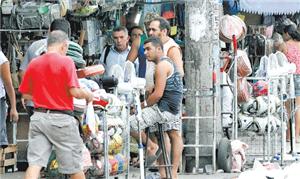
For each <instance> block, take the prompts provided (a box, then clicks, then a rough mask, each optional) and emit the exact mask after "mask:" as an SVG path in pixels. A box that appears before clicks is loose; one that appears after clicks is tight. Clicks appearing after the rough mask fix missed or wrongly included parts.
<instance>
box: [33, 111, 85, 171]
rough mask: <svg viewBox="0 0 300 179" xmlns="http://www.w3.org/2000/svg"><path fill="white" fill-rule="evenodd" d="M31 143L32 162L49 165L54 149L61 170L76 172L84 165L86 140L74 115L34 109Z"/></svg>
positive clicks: (42, 165)
mask: <svg viewBox="0 0 300 179" xmlns="http://www.w3.org/2000/svg"><path fill="white" fill-rule="evenodd" d="M28 144H29V145H28V152H27V159H28V163H29V165H37V166H41V167H46V166H47V163H48V159H49V157H50V154H51V151H52V150H53V149H54V150H55V152H56V159H57V161H58V164H59V168H58V170H59V172H60V173H63V174H75V173H78V172H80V171H82V169H83V166H82V148H83V142H82V139H81V137H80V135H79V129H78V121H77V120H76V119H75V118H74V117H73V116H70V115H67V114H56V113H55V114H54V113H42V112H34V114H33V115H32V116H31V118H30V127H29V143H28Z"/></svg>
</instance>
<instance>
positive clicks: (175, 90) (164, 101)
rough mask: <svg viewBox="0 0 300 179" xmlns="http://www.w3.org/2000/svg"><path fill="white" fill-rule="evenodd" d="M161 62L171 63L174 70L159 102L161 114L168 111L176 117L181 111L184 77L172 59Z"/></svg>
mask: <svg viewBox="0 0 300 179" xmlns="http://www.w3.org/2000/svg"><path fill="white" fill-rule="evenodd" d="M161 60H166V61H168V62H169V63H171V64H172V66H173V69H174V70H173V74H172V75H171V76H170V77H169V78H168V79H167V82H166V87H165V90H164V93H163V96H162V98H161V99H160V100H159V102H158V108H159V109H160V111H161V112H164V111H168V112H170V113H172V114H175V115H176V114H178V113H179V111H180V106H181V103H182V98H183V82H182V77H181V76H180V73H179V72H178V70H177V68H176V66H175V65H174V62H173V61H172V60H171V59H169V58H167V57H163V58H162V59H161Z"/></svg>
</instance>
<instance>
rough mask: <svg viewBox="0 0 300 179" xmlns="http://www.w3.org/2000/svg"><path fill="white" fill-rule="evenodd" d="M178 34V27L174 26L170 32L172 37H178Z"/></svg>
mask: <svg viewBox="0 0 300 179" xmlns="http://www.w3.org/2000/svg"><path fill="white" fill-rule="evenodd" d="M176 34H177V26H172V27H171V31H170V35H171V36H173V35H176Z"/></svg>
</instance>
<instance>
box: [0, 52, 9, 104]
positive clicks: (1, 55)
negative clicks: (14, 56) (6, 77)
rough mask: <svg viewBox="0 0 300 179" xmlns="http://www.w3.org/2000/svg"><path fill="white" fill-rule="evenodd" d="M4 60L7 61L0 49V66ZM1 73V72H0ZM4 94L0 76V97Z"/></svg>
mask: <svg viewBox="0 0 300 179" xmlns="http://www.w3.org/2000/svg"><path fill="white" fill-rule="evenodd" d="M5 62H8V60H7V58H6V57H5V55H4V54H3V52H2V51H0V66H1V65H2V64H4V63H5ZM0 74H1V73H0ZM4 96H5V88H4V84H3V81H2V76H1V78H0V98H2V97H4Z"/></svg>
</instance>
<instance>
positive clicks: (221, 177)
mask: <svg viewBox="0 0 300 179" xmlns="http://www.w3.org/2000/svg"><path fill="white" fill-rule="evenodd" d="M24 174H25V173H24V172H15V173H6V174H2V175H1V174H0V179H23V177H24ZM238 175H239V174H237V173H218V174H212V175H207V174H198V175H179V179H187V178H188V179H235V178H237V177H238ZM111 178H113V177H111ZM121 178H124V177H120V179H121ZM129 178H130V179H131V178H132V179H139V173H138V172H137V171H134V172H132V173H130V174H129Z"/></svg>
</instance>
